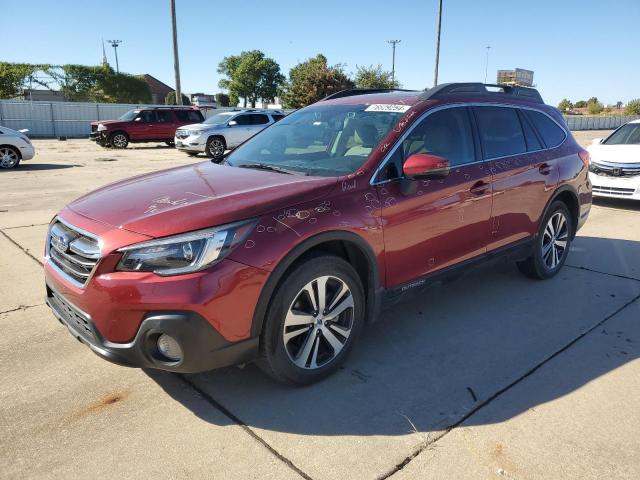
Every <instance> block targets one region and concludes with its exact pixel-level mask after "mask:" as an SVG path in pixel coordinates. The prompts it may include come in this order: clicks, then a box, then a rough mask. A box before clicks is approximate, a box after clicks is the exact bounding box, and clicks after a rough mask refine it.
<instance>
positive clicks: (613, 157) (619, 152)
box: [587, 145, 640, 163]
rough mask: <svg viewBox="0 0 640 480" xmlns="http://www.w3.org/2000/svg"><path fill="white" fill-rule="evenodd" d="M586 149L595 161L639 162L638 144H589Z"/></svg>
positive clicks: (639, 150) (639, 148)
mask: <svg viewBox="0 0 640 480" xmlns="http://www.w3.org/2000/svg"><path fill="white" fill-rule="evenodd" d="M587 150H588V151H589V155H591V159H592V160H594V161H596V162H597V161H598V160H602V161H604V162H614V163H640V145H590V146H589V147H588V148H587Z"/></svg>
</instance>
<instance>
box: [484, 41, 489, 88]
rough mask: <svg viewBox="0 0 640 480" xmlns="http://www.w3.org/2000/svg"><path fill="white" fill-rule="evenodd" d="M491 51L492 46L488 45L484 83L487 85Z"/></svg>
mask: <svg viewBox="0 0 640 480" xmlns="http://www.w3.org/2000/svg"><path fill="white" fill-rule="evenodd" d="M489 50H491V45H487V60H486V62H485V64H484V83H487V73H488V72H489Z"/></svg>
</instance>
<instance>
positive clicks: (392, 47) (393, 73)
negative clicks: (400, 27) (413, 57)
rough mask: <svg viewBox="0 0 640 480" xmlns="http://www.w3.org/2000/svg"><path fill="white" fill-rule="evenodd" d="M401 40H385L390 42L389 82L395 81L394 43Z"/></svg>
mask: <svg viewBox="0 0 640 480" xmlns="http://www.w3.org/2000/svg"><path fill="white" fill-rule="evenodd" d="M401 41H402V40H387V43H390V44H391V49H392V52H393V53H392V54H391V83H393V84H395V83H396V45H397V44H398V43H400V42H401Z"/></svg>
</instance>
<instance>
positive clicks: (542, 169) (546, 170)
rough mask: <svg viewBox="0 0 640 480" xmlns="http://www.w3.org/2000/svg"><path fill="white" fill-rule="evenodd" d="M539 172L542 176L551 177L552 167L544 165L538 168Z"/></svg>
mask: <svg viewBox="0 0 640 480" xmlns="http://www.w3.org/2000/svg"><path fill="white" fill-rule="evenodd" d="M538 171H539V172H540V173H541V174H542V175H549V174H550V173H551V165H549V164H548V163H546V162H545V163H543V164H542V165H540V166H539V167H538Z"/></svg>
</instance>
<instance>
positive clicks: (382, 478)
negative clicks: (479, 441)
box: [377, 272, 640, 480]
mask: <svg viewBox="0 0 640 480" xmlns="http://www.w3.org/2000/svg"><path fill="white" fill-rule="evenodd" d="M598 273H600V272H598ZM638 300H640V295H636V296H635V297H633V298H632V299H631V300H629V301H628V302H627V303H625V304H624V305H622V306H621V307H620V308H618V309H616V310H615V311H614V312H613V313H611V314H609V315H607V316H606V317H605V318H603V319H602V320H600V321H599V322H598V323H596V324H595V325H593V326H592V327H590V328H588V329H587V330H585V331H583V332H582V333H581V334H579V335H578V336H577V337H575V338H574V339H573V340H571V341H570V342H569V343H567V344H566V345H565V346H563V347H561V348H560V349H558V350H556V351H555V352H554V353H552V354H551V355H549V356H548V357H546V358H545V359H544V360H542V361H541V362H540V363H538V364H537V365H535V366H534V367H532V368H531V369H529V370H528V371H527V372H526V373H524V374H523V375H521V376H520V377H518V378H517V379H515V380H514V381H513V382H511V383H510V384H509V385H507V386H505V387H503V388H501V389H500V390H498V391H497V392H495V393H494V394H493V395H491V396H490V397H488V398H487V399H486V400H484V401H483V402H481V403H480V404H478V405H477V406H476V407H474V408H473V409H471V410H470V411H469V412H468V413H466V414H465V415H463V416H462V417H461V418H460V420H458V421H457V422H455V423H453V424H452V425H450V426H449V427H448V428H447V429H446V430H445V431H444V432H443V433H442V434H441V435H440V436H438V437H435V438H434V439H433V440H431V441H427V442H423V443H422V444H420V446H419V447H418V448H416V449H415V450H414V451H413V452H412V453H411V454H410V455H409V456H407V457H406V458H405V459H404V460H403V461H402V462H400V463H398V464H396V465H395V466H394V467H393V468H391V469H390V470H389V471H387V472H386V473H384V474H382V475H381V476H379V477H377V480H385V479H387V478H389V477H391V476H393V475H395V474H396V473H398V472H399V471H400V470H402V469H403V468H404V467H406V466H407V465H408V464H409V463H410V462H411V461H412V460H413V459H414V458H416V457H417V456H418V455H420V454H421V453H422V452H424V451H425V450H426V449H428V448H429V447H431V446H433V445H434V444H435V443H436V442H437V441H439V440H440V439H441V438H443V437H444V436H445V435H447V434H449V433H450V432H452V431H453V430H455V429H456V428H457V427H459V426H460V425H462V424H463V423H464V422H465V421H467V420H468V419H469V418H470V417H472V416H473V415H475V414H476V413H477V412H478V411H480V410H482V409H483V408H484V407H486V406H487V405H489V404H490V403H491V402H493V401H494V400H496V399H497V398H498V397H500V396H501V395H502V394H503V393H506V392H507V391H508V390H510V389H511V388H513V387H515V386H516V385H517V384H519V383H520V382H522V381H523V380H525V379H526V378H527V377H529V376H531V375H532V374H534V373H535V372H537V371H538V370H539V369H540V368H542V367H543V366H544V365H545V364H547V363H548V362H549V361H551V360H553V359H554V358H556V357H557V356H559V355H560V354H562V353H563V352H565V351H567V350H568V349H569V348H571V347H572V346H573V345H575V344H576V343H577V342H578V341H580V340H581V339H582V338H584V337H585V336H587V335H588V334H590V333H591V332H593V331H594V330H596V329H597V328H599V327H601V326H602V325H604V324H605V323H606V322H607V321H608V320H610V319H611V318H613V317H615V316H616V315H618V314H619V313H620V312H622V311H623V310H624V309H625V308H627V307H628V306H629V305H631V304H633V303H634V302H637V301H638Z"/></svg>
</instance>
